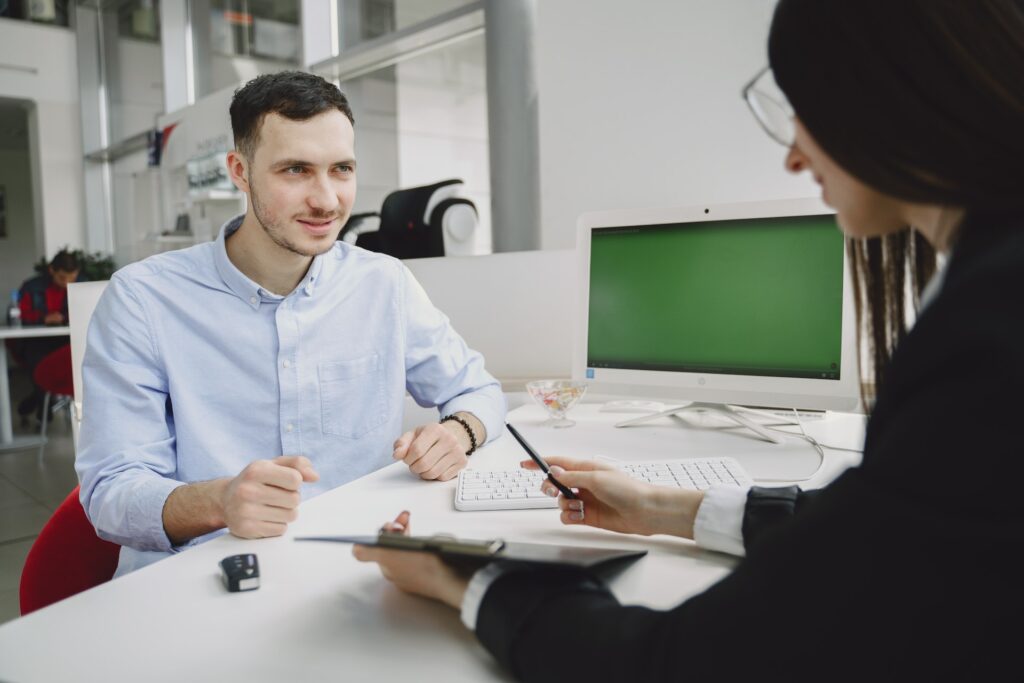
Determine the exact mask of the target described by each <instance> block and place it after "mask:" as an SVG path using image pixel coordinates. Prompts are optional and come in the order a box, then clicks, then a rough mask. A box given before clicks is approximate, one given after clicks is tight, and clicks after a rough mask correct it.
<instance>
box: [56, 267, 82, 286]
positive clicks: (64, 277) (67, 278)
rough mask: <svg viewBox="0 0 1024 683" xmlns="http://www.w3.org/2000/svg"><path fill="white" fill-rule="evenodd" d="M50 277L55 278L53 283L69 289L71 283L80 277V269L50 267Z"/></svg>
mask: <svg viewBox="0 0 1024 683" xmlns="http://www.w3.org/2000/svg"><path fill="white" fill-rule="evenodd" d="M50 277H51V278H53V284H55V285H57V286H58V287H60V288H61V289H67V288H68V285H69V284H71V283H72V282H74V281H75V280H77V279H78V271H77V270H55V269H53V268H50Z"/></svg>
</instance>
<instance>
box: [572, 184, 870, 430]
mask: <svg viewBox="0 0 1024 683" xmlns="http://www.w3.org/2000/svg"><path fill="white" fill-rule="evenodd" d="M578 230H579V233H578V242H577V250H578V253H579V258H580V268H579V277H580V287H579V295H580V302H579V305H578V307H577V310H578V311H580V312H582V315H581V316H580V319H579V320H578V321H577V325H576V329H577V332H576V335H575V340H574V342H575V343H574V346H575V352H574V361H573V376H574V378H575V379H585V380H587V381H588V382H590V383H592V384H593V385H594V386H593V387H592V391H600V392H601V393H609V394H616V395H625V396H634V397H642V398H647V399H658V400H662V401H665V400H667V401H673V402H677V403H682V402H695V405H703V406H705V407H706V406H711V405H714V406H720V407H721V406H723V405H724V406H730V405H743V406H762V407H777V408H799V409H809V410H827V409H832V410H853V409H856V408H857V406H858V405H859V400H860V393H859V391H860V385H859V372H858V364H857V357H856V337H855V315H854V311H853V297H852V293H851V291H850V284H849V283H850V279H849V273H848V266H847V260H846V257H845V256H846V255H845V241H844V238H843V235H842V234H841V233H840V232H839V230H838V228H837V227H836V221H835V216H834V214H833V213H831V212H830V210H829V209H828V208H827V207H826V206H825V205H824V204H822V203H821V202H819V201H817V200H787V201H773V202H757V203H750V204H733V205H724V206H700V207H692V208H681V209H649V210H624V211H610V212H599V213H587V214H584V215H583V216H581V217H580V220H579V225H578ZM766 438H767V437H766Z"/></svg>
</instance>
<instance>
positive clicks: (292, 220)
mask: <svg viewBox="0 0 1024 683" xmlns="http://www.w3.org/2000/svg"><path fill="white" fill-rule="evenodd" d="M253 157H254V158H252V159H249V160H248V173H247V180H248V185H249V187H248V194H249V202H250V205H251V207H252V212H253V213H254V214H255V216H256V220H257V221H258V222H259V223H260V225H261V226H263V229H264V230H265V231H266V233H267V235H268V236H269V237H270V239H271V240H272V241H273V242H274V244H276V245H277V246H278V247H280V248H282V249H286V250H288V251H290V252H292V253H294V254H299V255H302V256H316V255H317V254H322V253H324V252H325V251H328V250H329V249H330V248H331V247H332V246H333V244H334V242H335V241H336V240H337V239H338V233H339V232H340V231H341V228H342V226H344V225H345V221H347V220H348V217H349V214H350V213H351V211H352V204H353V202H354V201H355V197H356V161H355V131H354V130H353V129H352V123H351V122H350V121H349V120H348V117H346V116H345V115H344V114H342V113H341V112H340V111H338V110H336V109H335V110H331V111H328V112H324V113H322V114H318V115H317V116H314V117H313V118H311V119H308V120H306V121H292V120H291V119H287V118H284V117H283V116H279V115H277V114H268V115H267V116H266V118H264V119H263V125H262V127H261V128H260V135H259V141H258V143H257V147H256V151H255V152H254V154H253Z"/></svg>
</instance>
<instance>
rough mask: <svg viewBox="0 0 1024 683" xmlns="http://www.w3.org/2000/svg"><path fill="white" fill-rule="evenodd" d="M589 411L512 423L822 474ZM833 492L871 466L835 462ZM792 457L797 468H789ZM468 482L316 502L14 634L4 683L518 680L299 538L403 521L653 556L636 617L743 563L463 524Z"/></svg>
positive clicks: (577, 451) (658, 543)
mask: <svg viewBox="0 0 1024 683" xmlns="http://www.w3.org/2000/svg"><path fill="white" fill-rule="evenodd" d="M597 409H598V406H597V405H589V404H584V405H582V406H579V407H577V408H576V409H575V410H574V411H573V413H572V416H573V417H574V418H575V419H577V420H578V423H579V424H578V425H577V426H576V427H574V428H571V429H565V430H553V429H550V428H542V427H539V425H540V423H541V422H542V421H543V419H544V416H543V415H542V414H541V411H540V409H538V408H536V407H534V406H524V407H522V408H519V409H517V410H515V411H514V412H513V413H512V414H511V415H510V420H511V421H512V422H513V423H514V424H516V425H517V427H520V428H521V430H522V432H523V434H524V435H525V436H526V438H527V439H529V440H531V441H532V442H533V443H534V444H535V445H536V447H537V449H538V450H539V451H540V452H541V453H542V454H553V453H562V454H568V455H582V454H587V455H591V454H594V453H604V454H606V455H612V454H613V453H612V451H613V450H615V451H617V453H614V454H615V455H619V456H620V459H634V460H657V459H663V458H666V457H672V456H673V455H675V456H686V455H694V456H696V455H704V454H707V453H710V452H714V453H718V454H730V455H734V456H736V457H738V458H739V459H740V460H741V461H742V462H743V463H744V464H745V465H746V466H747V467H748V468H749V469H750V471H751V472H752V473H757V472H760V471H763V463H764V462H768V459H769V458H771V459H776V460H777V462H780V463H781V462H782V461H785V460H787V459H790V460H793V463H790V464H789V465H788V466H789V467H790V469H791V470H792V469H798V468H799V467H802V466H804V465H806V466H807V470H808V471H810V470H813V469H814V467H815V465H816V462H817V458H816V456H815V455H814V454H813V451H812V450H811V448H810V447H809V446H807V445H806V443H805V442H802V441H800V442H797V441H793V442H791V443H786V444H783V445H782V446H773V445H772V444H767V443H764V442H759V441H757V440H755V439H754V438H748V437H747V436H745V435H742V434H741V433H739V432H736V431H735V430H729V431H721V430H717V429H712V428H711V427H710V423H709V424H708V425H705V426H704V427H702V428H700V427H698V428H691V429H688V428H683V427H681V426H680V423H678V422H677V421H675V420H672V419H669V418H666V419H664V420H662V421H660V422H657V423H652V424H651V425H649V426H643V427H635V428H631V429H621V430H616V429H614V428H613V427H612V426H611V422H612V421H614V420H615V419H617V418H621V417H622V416H621V415H610V414H606V413H599V412H598V410H597ZM807 429H808V432H809V433H811V434H812V435H814V436H816V437H817V438H819V439H820V440H821V441H822V442H823V443H828V444H831V445H835V446H844V447H855V448H856V447H859V445H860V442H861V438H862V437H861V434H862V431H863V420H862V418H860V417H857V416H847V415H835V416H831V417H829V418H828V419H826V420H822V421H819V422H810V423H808V424H807ZM826 452H827V454H828V458H827V461H826V467H825V468H823V471H822V472H820V473H819V475H818V476H817V477H816V479H818V480H819V481H821V482H824V481H826V480H828V479H830V478H832V477H833V476H835V475H836V474H838V473H839V472H840V471H842V470H843V469H845V467H847V466H848V465H849V464H852V463H854V462H856V461H857V460H858V456H855V455H853V454H846V453H838V452H830V451H826ZM786 453H789V454H790V456H788V457H787V456H786V455H785V454H786ZM521 459H523V453H522V451H521V450H520V449H519V447H518V446H517V445H516V443H515V442H514V441H513V440H512V439H511V438H510V437H508V436H507V435H506V436H504V437H503V438H501V439H499V440H498V441H497V442H495V443H492V444H491V445H489V446H487V447H486V448H484V449H483V450H481V451H480V452H479V453H478V454H476V455H474V456H473V457H472V458H471V460H470V466H471V467H474V468H485V469H487V468H495V467H505V466H511V465H512V464H513V463H516V462H518V461H519V460H521ZM454 486H455V484H454V482H447V483H428V482H423V481H420V480H418V479H416V478H415V477H414V476H413V475H411V474H410V473H409V472H408V470H407V469H406V468H405V466H404V465H401V464H397V465H393V466H391V467H388V468H385V469H383V470H380V471H378V472H376V473H374V474H371V475H369V476H366V477H364V478H362V479H360V480H358V481H355V482H352V483H350V484H348V485H346V486H343V487H340V488H338V489H335V490H334V491H331V492H329V493H326V494H324V495H321V496H319V497H318V498H315V499H312V500H310V501H307V502H306V503H304V504H303V506H302V508H301V515H300V518H299V520H298V521H297V522H296V523H295V524H293V525H292V527H291V528H290V529H289V531H288V534H287V535H286V536H284V537H281V538H276V539H265V540H261V541H244V540H241V539H237V538H234V537H230V536H225V537H221V538H218V539H216V540H214V541H211V542H209V543H207V544H204V545H202V546H199V547H197V548H194V549H192V550H189V551H187V552H185V553H182V554H180V555H177V556H175V557H172V558H170V559H168V560H165V561H162V562H159V563H157V564H155V565H151V566H150V567H146V568H145V569H142V570H140V571H138V572H135V573H134V574H130V575H128V576H125V577H123V578H121V579H117V580H115V581H112V582H110V583H107V584H104V585H102V586H98V587H97V588H94V589H93V590H90V591H87V592H85V593H82V594H80V595H77V596H75V597H73V598H70V599H68V600H66V601H64V602H61V603H59V604H57V605H53V606H51V607H48V608H46V609H43V610H40V611H39V612H36V613H34V614H31V615H29V616H28V617H25V618H22V619H19V620H15V621H13V622H9V623H7V624H5V625H3V626H0V680H11V681H24V682H28V681H58V680H104V681H139V680H145V681H212V680H219V681H236V680H237V681H246V682H247V683H253V682H256V681H275V682H279V681H285V680H287V681H304V680H310V681H314V680H316V681H319V680H350V681H367V680H378V681H410V680H421V679H422V678H423V676H424V673H426V672H429V678H430V680H443V681H448V682H456V681H474V682H475V681H483V680H510V678H509V677H508V676H507V674H505V673H504V672H502V671H500V670H499V669H498V668H497V667H496V666H495V664H494V662H493V660H492V659H491V658H490V656H489V655H488V654H487V652H486V651H485V650H483V648H482V647H480V645H479V644H477V643H476V640H475V637H474V636H473V635H472V634H471V633H469V632H468V631H466V630H465V628H464V627H463V626H462V625H461V623H460V622H459V617H458V615H457V614H456V612H454V611H452V610H449V609H447V608H444V607H442V606H441V605H438V604H435V603H432V602H429V601H427V600H423V599H419V598H415V597H411V596H408V595H405V594H402V593H401V592H399V591H398V590H397V589H395V588H394V587H393V586H391V585H390V584H388V583H387V582H386V581H384V580H383V579H382V578H381V577H380V574H379V572H378V570H377V568H376V566H374V565H363V564H359V563H357V562H356V561H355V560H354V559H352V556H351V548H350V547H348V546H343V545H334V544H327V543H296V542H294V541H292V540H291V537H292V536H293V535H303V534H317V533H325V534H338V533H361V534H365V533H373V532H374V531H375V530H376V529H377V528H378V527H379V526H380V524H381V523H382V522H384V521H385V520H388V519H391V518H393V516H394V515H395V514H397V513H398V512H399V511H401V510H403V509H408V510H411V511H412V513H413V517H412V525H413V531H414V533H418V534H421V533H422V534H426V533H435V532H442V531H446V532H453V533H456V534H458V535H462V536H465V537H468V538H488V537H502V538H506V539H529V540H533V541H539V542H551V543H579V544H590V545H607V546H620V547H636V548H646V549H649V550H650V551H651V553H650V555H648V557H646V558H644V559H643V560H641V561H640V562H638V563H636V564H634V565H633V566H632V567H630V568H629V569H628V570H626V571H625V572H624V573H623V574H621V575H620V576H619V577H618V578H617V579H616V580H615V582H614V583H613V588H614V590H615V592H616V594H617V595H618V596H619V597H620V598H621V599H622V600H624V601H627V602H631V603H638V604H646V605H650V606H653V607H659V608H668V607H671V606H672V605H675V604H677V603H679V602H680V601H681V600H683V599H684V598H686V597H688V596H690V595H693V594H695V593H697V592H699V591H701V590H703V589H704V588H706V587H707V586H708V585H710V584H711V583H713V582H715V581H716V580H718V579H719V578H721V577H723V576H724V575H725V574H727V573H728V572H729V570H730V568H731V567H732V566H733V564H734V560H733V559H731V558H729V557H727V556H725V555H720V554H717V553H712V552H706V551H702V550H699V549H698V548H696V547H695V546H694V545H693V544H692V543H690V542H687V541H683V540H680V539H672V538H666V537H655V538H639V537H628V536H619V535H615V534H611V533H607V532H603V531H598V530H594V529H586V528H580V527H571V528H570V527H563V526H561V525H560V524H559V523H558V519H557V512H556V511H555V510H529V511H508V512H477V513H466V512H456V511H455V509H454V507H453V504H452V499H453V493H454ZM242 552H255V553H258V555H259V561H260V568H261V574H262V585H261V587H260V589H259V590H257V591H254V592H252V593H236V594H229V593H227V592H225V591H224V589H223V588H222V587H221V584H220V580H219V578H218V574H217V562H218V561H219V560H220V559H221V558H223V557H225V556H227V555H232V554H236V553H242Z"/></svg>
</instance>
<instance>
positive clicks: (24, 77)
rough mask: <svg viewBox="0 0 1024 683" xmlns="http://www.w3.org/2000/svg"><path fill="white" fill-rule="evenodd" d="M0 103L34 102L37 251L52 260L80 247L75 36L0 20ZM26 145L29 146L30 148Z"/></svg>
mask: <svg viewBox="0 0 1024 683" xmlns="http://www.w3.org/2000/svg"><path fill="white" fill-rule="evenodd" d="M0 97H10V98H17V99H24V100H31V101H33V102H35V105H36V109H35V116H34V117H33V118H34V122H32V121H30V126H29V131H30V136H35V140H34V143H35V150H34V152H33V153H34V155H35V159H34V164H37V165H38V167H37V168H34V169H33V174H34V178H35V179H37V180H38V183H35V184H34V187H33V192H35V193H38V199H39V201H38V203H37V206H38V207H39V209H40V211H39V213H38V215H36V221H37V223H38V224H40V225H41V226H42V231H43V240H42V245H43V249H44V250H45V252H46V254H47V256H52V255H53V253H55V252H56V251H58V250H59V249H60V248H61V247H63V246H64V245H69V246H71V247H81V246H83V245H84V243H85V205H84V197H83V173H82V164H83V161H82V156H83V152H82V133H81V129H82V126H81V122H80V119H79V116H80V112H79V100H78V62H77V54H76V43H75V35H74V33H72V32H71V31H69V30H67V29H63V28H55V27H48V26H37V25H34V24H31V23H29V22H26V21H16V20H10V19H0ZM32 142H33V141H32V140H30V144H32Z"/></svg>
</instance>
